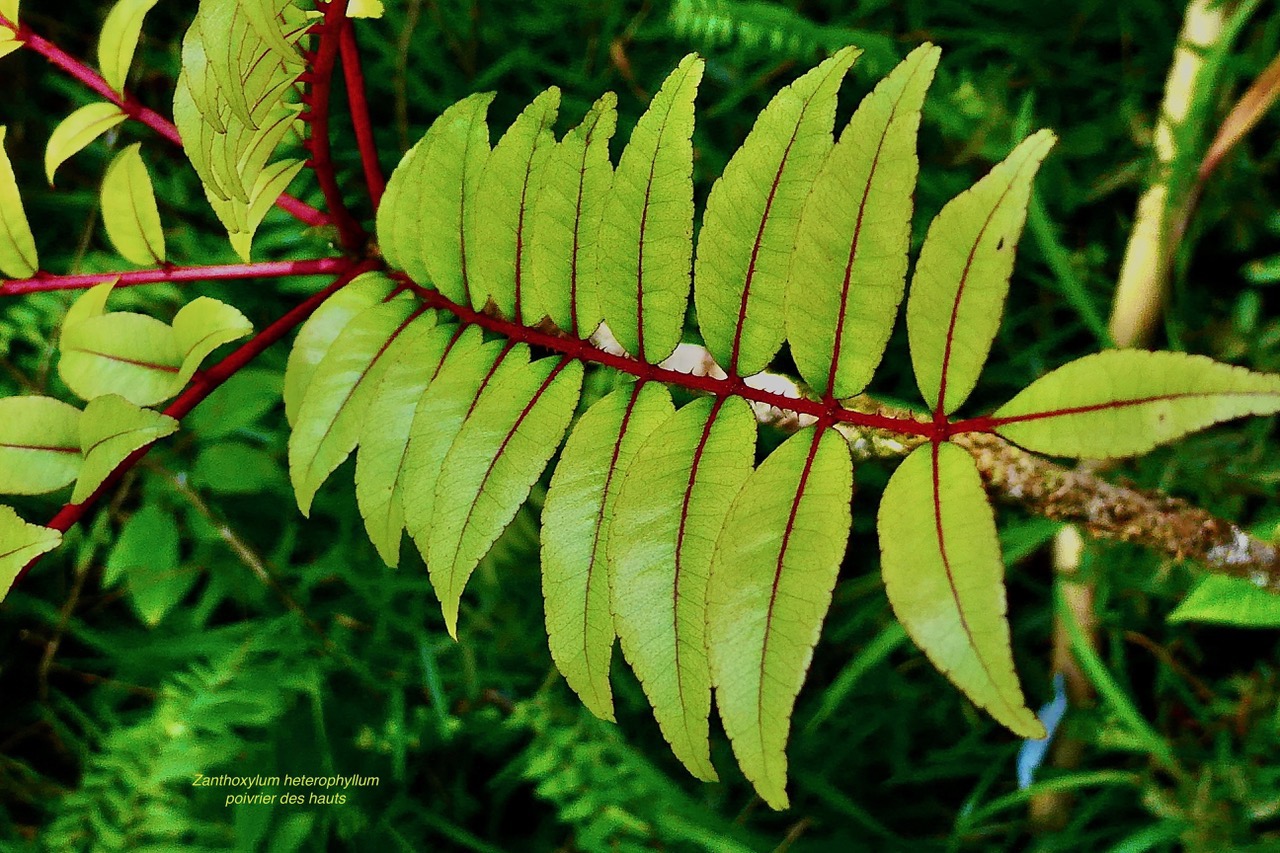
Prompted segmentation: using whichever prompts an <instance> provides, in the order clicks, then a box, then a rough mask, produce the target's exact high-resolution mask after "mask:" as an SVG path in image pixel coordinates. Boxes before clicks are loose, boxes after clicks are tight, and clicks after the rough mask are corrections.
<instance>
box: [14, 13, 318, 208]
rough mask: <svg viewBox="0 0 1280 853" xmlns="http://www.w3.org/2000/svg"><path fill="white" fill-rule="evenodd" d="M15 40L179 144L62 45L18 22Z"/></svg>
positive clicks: (167, 128)
mask: <svg viewBox="0 0 1280 853" xmlns="http://www.w3.org/2000/svg"><path fill="white" fill-rule="evenodd" d="M0 26H2V27H8V28H9V29H14V25H13V24H12V23H10V22H9V20H8V19H7V18H5V17H4V16H3V15H0ZM16 31H17V34H18V36H17V37H18V40H19V41H22V42H23V43H24V46H25V47H29V48H31V49H32V50H34V51H35V52H36V53H38V54H40V55H41V56H43V57H44V58H45V59H46V60H48V62H49V64H51V65H53V66H54V67H55V68H58V69H59V70H61V71H64V72H66V73H67V74H68V75H69V76H70V77H72V78H73V79H75V80H77V81H79V82H80V83H82V84H84V85H85V86H86V87H88V88H89V89H91V90H93V91H94V92H95V93H97V94H99V95H101V96H102V97H103V98H106V99H107V100H108V101H110V102H111V103H113V104H115V105H116V106H118V107H119V108H120V109H122V110H124V112H125V115H127V116H129V118H131V119H133V120H135V121H138V122H141V123H142V124H144V125H146V126H147V127H149V128H151V129H152V130H154V131H155V132H156V133H158V134H160V135H161V136H162V137H164V138H165V139H167V140H169V141H170V142H172V143H173V144H174V145H178V146H181V145H182V137H181V136H179V135H178V128H177V127H176V126H175V125H174V123H173V122H171V121H169V120H168V119H167V118H165V117H164V116H162V115H160V114H159V113H158V112H156V111H155V110H153V109H150V108H148V107H144V106H143V105H142V104H141V103H139V102H138V101H137V99H136V98H134V97H133V96H132V95H129V94H127V93H125V94H121V93H119V92H117V91H115V90H114V89H112V88H111V87H110V86H109V85H108V84H107V81H106V80H104V79H103V78H102V75H100V74H98V73H97V72H96V71H94V70H93V69H92V68H90V67H89V66H88V65H86V64H84V63H83V62H81V61H80V60H78V59H76V58H75V57H73V56H71V55H69V54H68V53H66V52H65V51H64V50H62V48H60V47H58V46H57V45H56V44H54V43H53V42H51V41H49V40H47V39H45V38H42V37H41V36H39V35H38V34H36V33H35V32H34V31H32V29H31V28H30V27H28V26H27V25H26V24H19V25H18V26H17V28H16ZM276 205H277V206H278V207H279V208H280V209H281V210H283V211H285V212H286V213H288V214H289V215H291V216H293V217H294V218H295V219H297V220H299V221H300V222H302V223H304V224H306V225H310V226H312V227H317V226H321V225H328V224H329V217H327V216H325V215H324V214H323V213H321V212H320V211H318V210H316V209H315V208H314V207H312V206H311V205H309V204H307V203H306V202H303V201H300V200H299V199H296V198H294V197H293V196H290V195H282V196H280V198H278V199H277V200H276Z"/></svg>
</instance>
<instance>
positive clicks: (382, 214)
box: [378, 92, 494, 307]
mask: <svg viewBox="0 0 1280 853" xmlns="http://www.w3.org/2000/svg"><path fill="white" fill-rule="evenodd" d="M493 97H494V95H493V93H492V92H481V93H479V94H475V95H472V96H470V97H469V98H464V99H463V100H461V101H459V102H458V103H456V104H454V105H453V106H451V107H449V109H447V110H445V111H444V112H443V113H442V114H441V115H440V117H439V118H437V119H436V120H435V121H434V122H433V123H432V125H431V127H430V128H428V130H427V132H426V135H425V136H423V137H422V139H421V140H420V141H419V142H418V144H417V145H415V146H414V147H413V148H412V149H411V150H410V151H409V153H408V154H406V155H405V157H404V160H402V161H401V163H400V166H399V167H398V168H397V169H396V170H395V172H394V173H393V174H392V176H391V180H390V182H389V183H388V184H387V193H386V196H385V197H384V198H383V200H382V206H381V208H380V209H379V210H378V240H379V241H380V244H381V246H382V251H383V254H384V255H385V256H386V259H387V262H388V263H390V264H391V265H392V266H394V267H398V268H399V269H402V270H404V271H405V272H406V273H408V274H409V277H410V278H411V279H413V280H414V281H416V282H417V283H418V284H421V285H429V286H431V287H434V288H435V289H436V290H438V291H440V292H441V293H442V294H444V295H445V296H446V297H448V298H449V299H451V300H452V301H454V302H457V303H459V304H466V303H467V301H468V291H467V251H466V240H465V234H464V231H463V223H464V222H466V221H467V217H468V215H469V214H468V213H467V211H468V210H469V209H470V208H471V206H472V205H473V204H474V203H475V198H476V192H477V191H478V189H479V185H480V176H481V173H482V172H483V171H484V166H485V163H486V162H487V161H488V159H489V125H488V124H487V123H486V122H485V114H486V113H487V112H488V110H489V104H491V103H492V102H493ZM482 307H483V306H482Z"/></svg>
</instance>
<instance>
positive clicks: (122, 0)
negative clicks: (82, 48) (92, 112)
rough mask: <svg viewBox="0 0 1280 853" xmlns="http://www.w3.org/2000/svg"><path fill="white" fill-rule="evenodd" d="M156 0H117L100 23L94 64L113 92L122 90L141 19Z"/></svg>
mask: <svg viewBox="0 0 1280 853" xmlns="http://www.w3.org/2000/svg"><path fill="white" fill-rule="evenodd" d="M158 2H159V0H119V2H117V3H116V4H115V6H113V7H111V12H110V13H109V14H108V15H107V19H106V20H105V21H103V22H102V34H101V35H100V36H99V37H98V67H99V68H101V69H102V77H103V79H104V80H106V81H107V85H108V86H110V87H111V88H112V89H114V90H115V91H116V92H123V91H124V84H125V80H126V79H127V78H128V76H129V66H130V65H132V64H133V54H134V52H135V51H136V50H137V49H138V39H139V38H140V37H141V36H142V21H143V19H144V18H146V16H147V13H148V12H150V11H151V10H152V9H153V8H155V5H156V3H158Z"/></svg>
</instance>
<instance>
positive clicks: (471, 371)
mask: <svg viewBox="0 0 1280 853" xmlns="http://www.w3.org/2000/svg"><path fill="white" fill-rule="evenodd" d="M508 360H510V361H512V362H513V363H516V364H517V366H519V365H521V364H527V363H528V361H529V352H528V347H525V346H524V345H523V344H521V345H518V346H515V347H510V346H508V345H507V344H505V343H504V342H503V341H490V342H489V343H485V342H484V337H483V335H482V334H481V332H480V330H479V329H478V328H476V327H475V326H469V327H467V329H466V330H465V331H463V333H462V335H461V336H459V338H458V340H457V342H456V343H455V344H454V345H453V347H452V348H451V349H450V350H449V355H448V357H447V358H446V359H445V361H444V364H442V365H441V367H440V370H439V371H437V372H436V375H435V377H434V378H433V379H432V380H431V385H430V387H428V388H427V393H425V394H423V395H422V398H421V399H420V400H419V401H418V408H417V410H416V411H415V412H414V413H413V426H412V428H411V429H410V431H409V446H408V448H406V450H405V456H404V523H405V529H406V530H407V531H408V532H409V535H410V536H412V537H413V541H414V544H416V545H417V546H418V551H419V553H421V554H422V558H423V559H424V560H426V558H427V554H428V553H429V551H428V549H429V547H430V544H431V530H432V527H433V521H434V518H435V506H436V483H437V482H438V481H439V479H440V468H441V466H442V465H443V464H444V458H445V456H446V455H448V453H449V448H450V447H451V446H452V445H453V440H454V439H455V438H457V436H458V431H459V430H460V429H462V424H463V422H464V421H466V419H467V415H469V414H470V413H471V409H472V408H473V407H474V406H475V403H476V398H477V397H479V396H480V392H481V391H483V390H484V388H485V387H486V386H487V385H488V384H489V382H490V381H492V380H493V379H494V377H495V375H496V374H497V373H498V371H499V368H500V367H501V365H502V364H503V363H505V362H507V361H508ZM427 569H428V570H430V571H432V572H435V571H436V567H434V566H433V565H432V564H431V563H427ZM432 585H433V586H434V587H435V588H437V589H439V586H438V585H437V584H436V582H435V575H434V574H433V575H432Z"/></svg>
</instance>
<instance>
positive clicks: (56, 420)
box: [0, 396, 81, 495]
mask: <svg viewBox="0 0 1280 853" xmlns="http://www.w3.org/2000/svg"><path fill="white" fill-rule="evenodd" d="M80 461H81V457H80V410H79V409H77V408H75V407H74V406H69V405H67V404H66V403H64V402H62V401H61V400H55V399H53V398H52V397H31V396H28V397H4V398H0V494H9V495H39V494H43V493H45V492H52V491H55V490H57V489H61V488H62V487H63V486H66V485H68V484H69V483H71V482H73V481H74V480H75V478H76V474H78V473H79V471H80Z"/></svg>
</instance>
